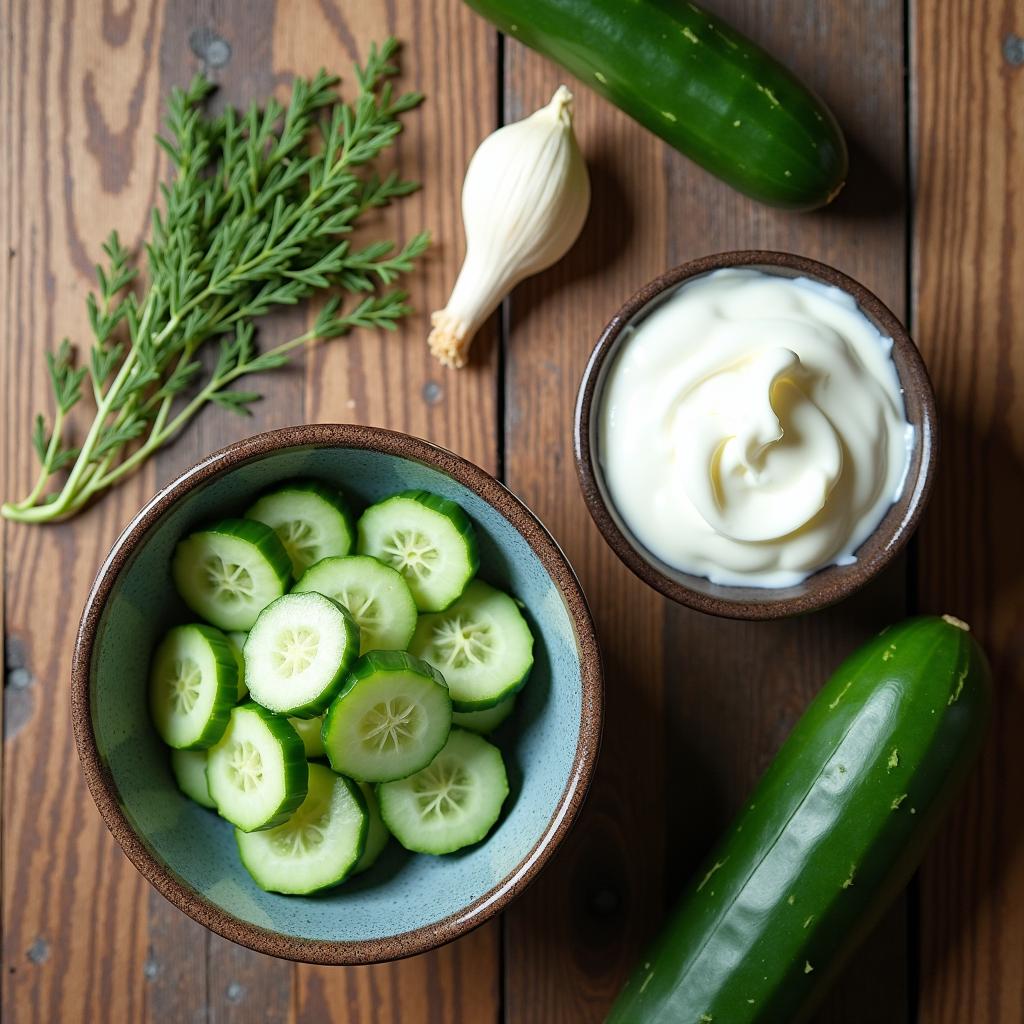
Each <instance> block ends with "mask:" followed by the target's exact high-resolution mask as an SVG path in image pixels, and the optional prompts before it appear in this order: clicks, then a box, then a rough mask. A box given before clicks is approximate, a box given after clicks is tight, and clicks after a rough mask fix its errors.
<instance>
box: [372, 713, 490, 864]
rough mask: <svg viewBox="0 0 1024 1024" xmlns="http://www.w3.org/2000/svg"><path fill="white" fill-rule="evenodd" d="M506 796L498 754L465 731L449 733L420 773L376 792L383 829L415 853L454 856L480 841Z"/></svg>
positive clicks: (387, 783)
mask: <svg viewBox="0 0 1024 1024" xmlns="http://www.w3.org/2000/svg"><path fill="white" fill-rule="evenodd" d="M507 796H508V776H507V775H506V774H505V762H504V761H502V759H501V751H500V750H498V748H497V747H496V746H494V745H493V744H491V743H488V742H487V740H485V739H484V738H483V737H482V736H477V735H476V733H472V732H468V731H467V730H465V729H452V731H451V735H450V736H449V737H448V742H447V743H446V744H445V746H444V749H443V750H442V751H441V753H439V754H438V755H437V757H436V758H434V760H433V761H432V762H431V763H430V764H429V765H428V766H427V767H426V768H424V769H423V770H422V771H419V772H417V773H416V774H415V775H410V776H409V778H407V779H401V780H399V781H398V782H385V783H383V784H382V785H380V786H378V787H377V799H378V800H379V801H380V813H381V817H382V818H383V819H384V824H385V825H387V827H388V828H389V829H390V830H391V834H392V835H393V836H394V837H395V838H396V839H397V840H398V841H399V842H400V843H401V844H402V845H403V846H404V847H405V848H406V849H407V850H413V851H415V852H416V853H454V852H455V851H456V850H461V849H462V848H463V847H464V846H471V845H472V844H473V843H478V842H480V840H481V839H483V838H484V836H486V835H487V833H488V832H490V830H491V828H492V827H493V825H494V823H495V822H496V821H497V820H498V815H499V814H500V813H501V805H502V804H503V803H504V802H505V797H507Z"/></svg>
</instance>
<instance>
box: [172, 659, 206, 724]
mask: <svg viewBox="0 0 1024 1024" xmlns="http://www.w3.org/2000/svg"><path fill="white" fill-rule="evenodd" d="M201 681H202V673H201V672H200V671H199V666H198V665H197V664H196V663H195V662H194V661H193V660H192V659H191V658H180V659H176V660H175V661H174V662H173V663H172V664H171V678H170V684H169V687H168V691H169V692H168V699H169V700H170V702H171V707H172V708H173V709H174V711H175V712H177V713H178V714H184V715H187V714H188V713H189V712H190V711H191V710H192V709H193V708H194V707H195V706H196V701H197V700H198V699H199V684H200V682H201Z"/></svg>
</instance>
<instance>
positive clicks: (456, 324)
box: [427, 309, 473, 369]
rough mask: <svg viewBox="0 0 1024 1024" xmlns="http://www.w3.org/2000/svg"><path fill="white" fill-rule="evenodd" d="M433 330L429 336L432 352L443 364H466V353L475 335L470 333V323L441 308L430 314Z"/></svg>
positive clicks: (455, 366)
mask: <svg viewBox="0 0 1024 1024" xmlns="http://www.w3.org/2000/svg"><path fill="white" fill-rule="evenodd" d="M430 323H431V324H432V325H433V330H432V331H431V332H430V334H429V335H428V337H427V344H428V345H429V346H430V353H431V355H433V356H434V358H435V359H437V361H438V362H439V363H440V364H441V365H442V366H450V367H453V368H454V369H460V368H461V367H463V366H465V365H466V353H467V352H468V351H469V346H470V343H471V342H472V340H473V335H472V334H470V333H469V330H468V324H467V323H466V322H465V321H464V320H463V319H462V318H461V317H458V316H456V315H455V314H454V313H449V312H448V310H447V309H439V310H437V311H436V312H434V313H431V314H430Z"/></svg>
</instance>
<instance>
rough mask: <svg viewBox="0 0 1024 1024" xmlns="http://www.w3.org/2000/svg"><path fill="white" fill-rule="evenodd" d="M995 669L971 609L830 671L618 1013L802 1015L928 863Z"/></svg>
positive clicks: (628, 1017)
mask: <svg viewBox="0 0 1024 1024" xmlns="http://www.w3.org/2000/svg"><path fill="white" fill-rule="evenodd" d="M990 703H991V682H990V679H989V672H988V666H987V664H986V662H985V657H984V655H983V654H982V652H981V649H980V648H979V647H978V645H977V644H976V643H975V641H974V640H973V638H972V637H971V635H970V633H969V632H968V631H967V627H966V626H964V625H963V623H960V622H958V621H957V620H956V619H951V618H948V617H944V618H919V619H910V620H909V621H907V622H904V623H902V624H900V625H898V626H895V627H892V628H890V629H888V630H886V631H884V632H883V633H881V634H880V635H879V636H878V637H876V638H875V639H874V640H872V641H871V642H870V643H868V644H866V645H865V646H864V647H862V648H861V649H860V650H858V651H857V652H856V653H855V654H853V655H852V656H851V657H850V658H849V659H847V661H846V662H844V663H843V665H842V666H840V668H839V670H838V671H837V672H836V673H835V675H833V676H832V678H831V679H830V680H829V681H828V682H827V683H826V684H825V686H824V688H823V689H822V690H821V692H820V693H819V695H818V696H817V697H816V698H815V700H814V701H813V702H812V704H811V705H810V707H809V708H808V710H807V712H806V713H805V714H804V716H803V718H801V719H800V721H799V722H798V723H797V725H796V727H795V728H794V730H793V732H792V733H791V734H790V736H789V738H788V739H787V740H786V742H785V743H784V744H783V746H782V749H781V750H780V751H779V754H778V756H777V757H776V758H775V760H774V761H773V762H772V764H771V766H770V767H769V769H768V771H767V772H766V773H765V775H764V777H763V778H762V779H761V781H760V783H759V784H758V787H757V789H756V790H755V792H754V794H753V795H752V796H751V798H750V801H749V803H748V804H747V806H746V808H745V809H744V811H743V812H742V813H741V814H740V816H739V818H738V819H737V820H736V821H735V822H734V823H733V826H732V828H731V830H730V831H729V832H728V833H727V835H726V837H725V839H724V840H723V842H722V843H721V845H720V846H719V847H718V849H717V850H716V851H715V852H714V853H713V854H712V856H711V857H710V858H709V861H708V863H707V864H706V865H705V866H704V868H703V869H702V870H701V871H700V872H698V875H697V877H696V879H695V882H694V885H693V887H692V889H691V891H690V893H689V895H688V896H687V897H686V898H684V900H683V903H682V904H681V906H680V907H679V908H678V909H677V910H676V912H675V913H674V915H673V916H672V917H671V919H670V921H669V923H668V925H667V926H666V928H665V929H664V931H663V932H662V934H661V936H660V937H659V938H658V939H657V941H656V942H655V944H654V946H653V948H652V949H650V950H648V952H647V954H646V955H645V956H644V958H643V960H642V963H641V965H640V967H639V968H638V969H637V970H636V972H635V973H634V974H633V976H632V977H631V978H630V980H629V982H628V983H627V985H626V987H625V988H624V989H623V991H622V993H621V994H620V996H619V998H618V1000H617V1001H616V1003H615V1005H614V1007H613V1008H612V1011H611V1014H610V1016H609V1017H608V1021H609V1022H614V1024H627V1022H628V1024H636V1022H638V1021H643V1022H644V1024H669V1022H672V1024H701V1022H705V1024H706V1022H709V1021H714V1022H722V1024H754V1022H756V1024H775V1022H778V1024H791V1022H793V1021H799V1020H803V1019H804V1018H805V1017H806V1015H807V1014H808V1013H809V1012H810V1011H811V1010H812V1009H813V1007H814V1005H815V1003H816V1001H817V999H818V997H820V996H821V995H822V994H823V993H824V991H825V990H826V989H827V988H828V986H829V984H830V983H831V982H832V980H833V979H834V977H835V975H836V973H837V972H838V971H839V969H840V967H841V966H842V963H843V961H844V959H845V958H846V956H847V955H848V954H849V953H850V952H852V950H853V949H854V947H855V946H856V945H857V943H858V942H859V941H860V940H861V939H863V938H864V936H865V935H866V934H867V932H868V931H869V930H870V929H871V927H872V926H873V925H874V924H875V923H877V921H878V919H879V917H880V916H881V914H882V912H883V911H884V910H885V908H886V906H887V904H888V903H889V902H890V901H891V900H892V899H893V898H894V896H895V895H896V894H897V893H898V892H899V890H900V889H901V888H902V887H903V885H904V884H905V883H906V882H907V880H908V878H909V877H910V875H911V873H912V872H913V870H914V868H915V867H916V866H917V864H918V863H919V862H920V860H921V857H922V855H923V852H924V848H925V846H926V844H927V843H928V840H929V839H930V838H931V836H932V834H933V832H934V830H935V827H936V825H937V823H938V820H939V818H940V817H941V815H942V813H943V812H944V810H945V808H946V806H947V805H948V803H949V801H950V798H951V797H952V795H953V794H954V792H955V790H956V788H957V786H958V785H959V783H960V782H962V780H963V778H964V776H965V775H966V774H967V772H968V770H969V769H970V767H971V764H972V762H973V761H974V759H975V757H976V755H977V753H978V751H979V749H980V747H981V743H982V739H983V736H984V731H985V726H986V723H987V721H988V717H989V712H990Z"/></svg>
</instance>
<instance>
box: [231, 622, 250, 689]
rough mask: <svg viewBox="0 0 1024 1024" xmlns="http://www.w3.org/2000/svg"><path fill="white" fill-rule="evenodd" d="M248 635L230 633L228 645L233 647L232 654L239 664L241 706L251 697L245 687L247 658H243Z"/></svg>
mask: <svg viewBox="0 0 1024 1024" xmlns="http://www.w3.org/2000/svg"><path fill="white" fill-rule="evenodd" d="M248 635H249V634H248V633H228V634H227V637H228V644H229V645H230V646H231V653H232V654H234V656H235V661H237V662H238V703H239V704H241V703H242V701H243V700H245V698H246V697H248V696H249V687H248V686H246V685H245V658H244V657H242V648H243V647H245V638H246V637H247V636H248Z"/></svg>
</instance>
